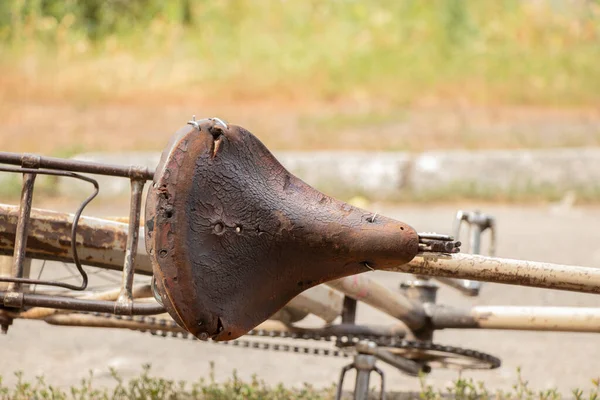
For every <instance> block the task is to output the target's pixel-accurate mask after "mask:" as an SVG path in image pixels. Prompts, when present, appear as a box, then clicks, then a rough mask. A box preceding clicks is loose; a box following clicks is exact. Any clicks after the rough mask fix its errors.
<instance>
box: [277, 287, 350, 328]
mask: <svg viewBox="0 0 600 400" xmlns="http://www.w3.org/2000/svg"><path fill="white" fill-rule="evenodd" d="M343 302H344V297H343V296H342V295H341V294H340V293H339V292H338V291H337V290H334V289H332V288H329V287H327V286H325V285H319V286H314V287H312V288H310V289H307V290H305V291H304V292H302V293H300V294H299V295H297V296H296V297H294V298H293V299H292V300H290V302H289V303H288V304H287V305H286V307H291V308H295V309H297V310H301V311H304V312H307V313H311V314H314V315H316V316H317V317H319V318H321V319H323V320H324V321H325V322H333V320H335V319H336V318H337V317H338V316H339V315H341V313H342V305H343Z"/></svg>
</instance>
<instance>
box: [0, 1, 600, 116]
mask: <svg viewBox="0 0 600 400" xmlns="http://www.w3.org/2000/svg"><path fill="white" fill-rule="evenodd" d="M599 66H600V3H599V2H598V1H589V0H562V1H561V0H471V1H466V0H465V1H463V0H430V1H420V0H364V1H358V0H329V1H321V0H262V1H256V0H170V1H162V0H2V1H0V72H1V73H2V75H3V78H0V83H4V87H5V88H6V87H7V85H8V86H11V85H12V86H13V87H14V88H15V91H14V92H15V93H16V92H26V89H27V87H28V85H29V86H30V85H31V84H32V82H34V81H35V84H36V87H37V89H39V87H40V85H42V86H44V85H46V86H47V89H48V90H47V92H48V93H51V95H52V96H57V95H59V96H60V95H61V94H62V95H68V94H72V93H73V92H75V91H77V92H81V90H82V86H85V91H87V92H88V95H89V96H91V97H94V98H95V97H102V96H112V97H114V96H118V95H127V94H131V93H140V91H141V92H142V93H143V92H154V93H156V92H177V91H179V92H181V90H182V88H190V87H203V88H210V89H214V90H227V91H228V93H229V94H230V95H231V96H232V97H235V98H254V97H257V96H286V97H288V98H311V99H316V100H332V99H333V100H335V99H338V98H348V97H350V98H365V97H367V98H372V99H377V100H378V101H385V102H389V103H392V104H398V105H404V104H411V103H414V102H415V101H420V100H422V99H423V98H424V97H427V96H435V97H436V98H442V99H443V98H465V99H468V100H469V101H471V102H476V103H485V104H489V103H502V104H518V105H520V104H536V105H550V106H589V105H597V104H598V99H599V93H600V67H599ZM40 81H41V82H42V83H40ZM82 82H85V85H82ZM42 94H43V93H42Z"/></svg>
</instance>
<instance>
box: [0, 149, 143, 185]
mask: <svg viewBox="0 0 600 400" xmlns="http://www.w3.org/2000/svg"><path fill="white" fill-rule="evenodd" d="M31 159H35V160H36V162H37V168H47V169H55V170H61V171H70V172H80V173H84V174H95V175H108V176H116V177H122V178H130V179H132V178H135V177H137V176H139V174H140V172H141V173H142V177H143V179H145V180H148V181H150V180H152V179H153V178H154V170H151V169H149V168H147V167H142V166H128V165H111V164H101V163H96V162H91V161H81V160H67V159H63V158H55V157H41V156H38V155H35V154H25V153H10V152H5V151H2V152H0V164H9V165H20V166H22V167H25V166H27V164H28V160H31Z"/></svg>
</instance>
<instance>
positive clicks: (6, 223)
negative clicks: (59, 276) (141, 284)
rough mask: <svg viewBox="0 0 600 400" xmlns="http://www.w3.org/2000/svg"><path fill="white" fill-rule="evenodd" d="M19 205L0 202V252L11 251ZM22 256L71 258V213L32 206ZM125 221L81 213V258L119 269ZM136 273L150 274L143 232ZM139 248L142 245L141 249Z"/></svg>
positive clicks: (124, 247)
mask: <svg viewBox="0 0 600 400" xmlns="http://www.w3.org/2000/svg"><path fill="white" fill-rule="evenodd" d="M18 214H19V207H18V206H12V205H4V204H0V254H4V255H12V254H13V249H14V247H15V232H16V226H17V222H18ZM29 223H30V226H29V232H28V242H27V249H26V256H27V257H29V258H36V259H43V260H53V261H63V262H66V263H71V262H73V252H72V250H71V234H70V228H71V225H72V223H73V215H72V214H65V213H59V212H55V211H47V210H39V209H33V210H32V212H31V216H30V222H29ZM128 230H129V227H128V224H124V223H122V222H115V221H110V220H105V219H100V218H93V217H86V216H82V217H81V218H80V219H79V226H78V229H77V231H78V233H77V241H78V244H77V251H78V253H79V257H80V259H81V262H82V263H83V264H85V265H91V266H95V267H100V268H105V269H112V270H122V269H123V265H124V260H125V249H126V248H127V235H128ZM138 237H139V243H140V246H139V247H140V248H139V249H138V252H137V256H136V261H137V263H136V271H135V272H136V273H139V274H143V275H152V267H151V264H150V258H149V257H148V255H147V254H146V253H145V246H144V245H143V241H144V235H143V234H139V235H138ZM142 249H144V250H143V251H142Z"/></svg>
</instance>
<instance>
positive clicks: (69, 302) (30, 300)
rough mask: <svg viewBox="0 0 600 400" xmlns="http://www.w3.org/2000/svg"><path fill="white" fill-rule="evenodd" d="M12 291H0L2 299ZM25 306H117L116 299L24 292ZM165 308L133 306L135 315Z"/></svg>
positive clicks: (111, 308) (88, 308)
mask: <svg viewBox="0 0 600 400" xmlns="http://www.w3.org/2000/svg"><path fill="white" fill-rule="evenodd" d="M9 294H10V292H0V300H2V301H4V299H5V298H6V296H7V295H9ZM21 295H22V299H23V306H30V307H47V308H58V309H61V310H73V311H88V312H102V313H112V312H113V311H114V308H115V302H114V301H107V300H87V299H74V298H71V297H61V296H48V295H43V294H32V293H22V294H21ZM164 312H165V309H164V307H163V306H161V305H160V304H158V303H156V302H154V303H141V304H140V303H136V304H133V306H132V313H133V314H135V315H154V314H162V313H164Z"/></svg>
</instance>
